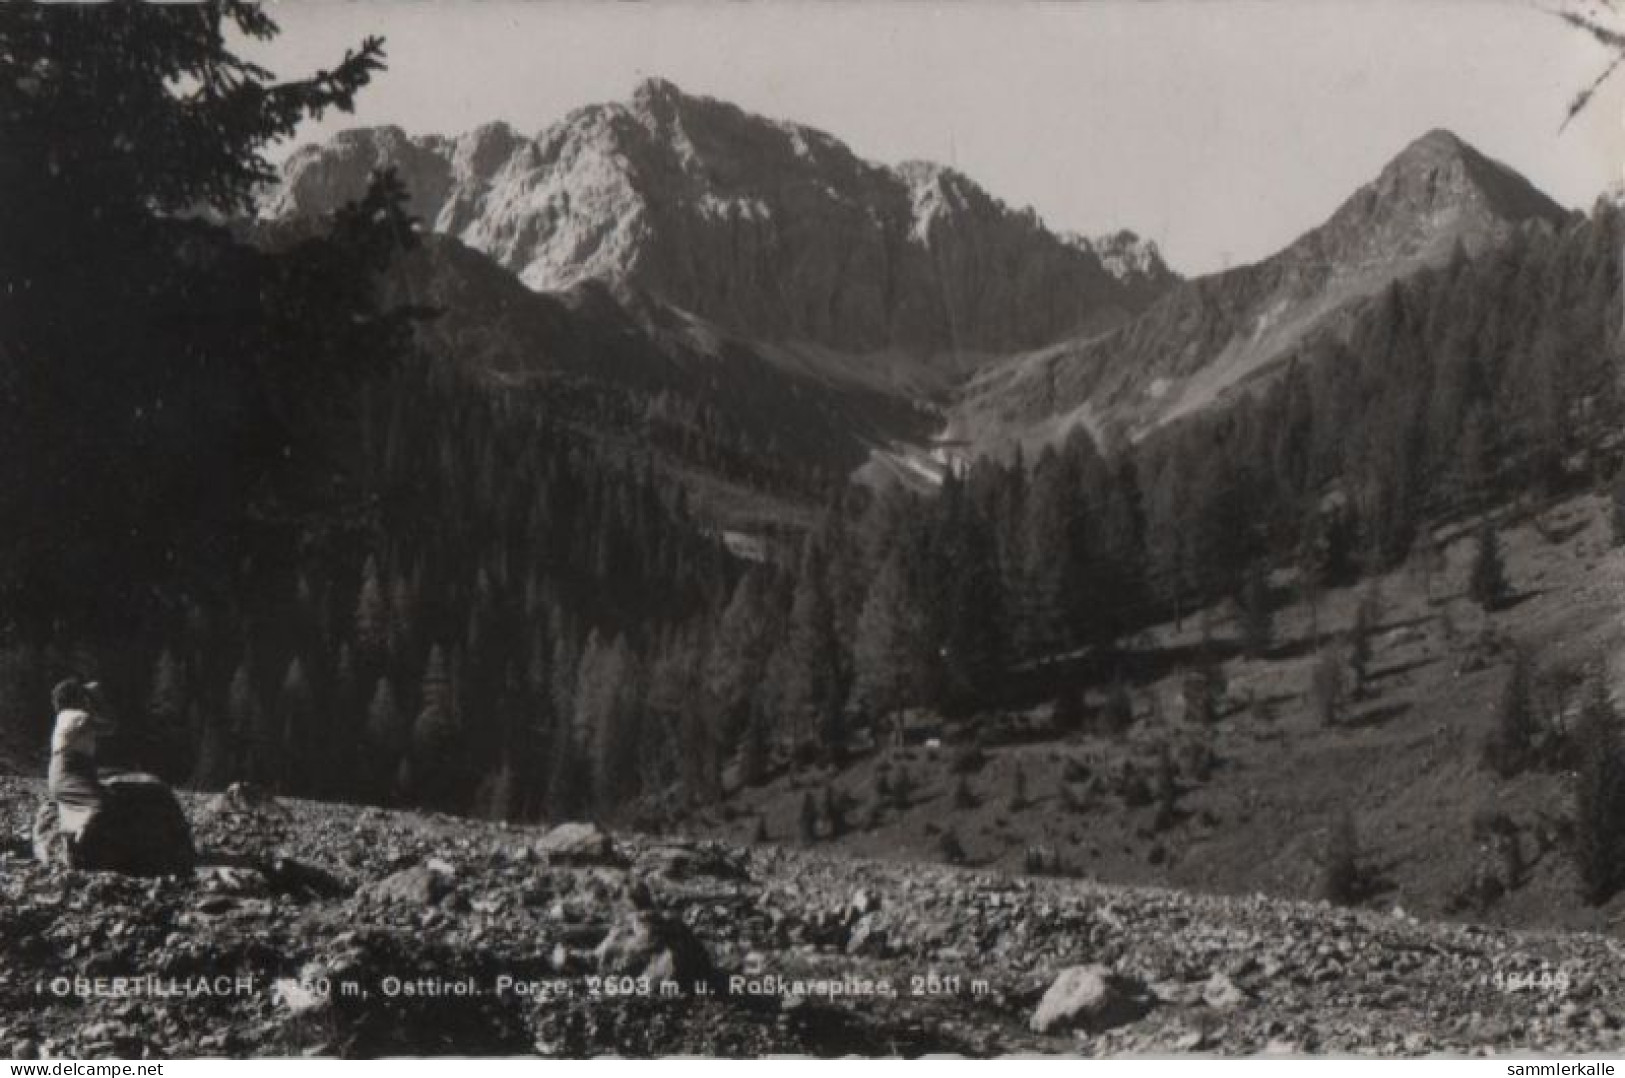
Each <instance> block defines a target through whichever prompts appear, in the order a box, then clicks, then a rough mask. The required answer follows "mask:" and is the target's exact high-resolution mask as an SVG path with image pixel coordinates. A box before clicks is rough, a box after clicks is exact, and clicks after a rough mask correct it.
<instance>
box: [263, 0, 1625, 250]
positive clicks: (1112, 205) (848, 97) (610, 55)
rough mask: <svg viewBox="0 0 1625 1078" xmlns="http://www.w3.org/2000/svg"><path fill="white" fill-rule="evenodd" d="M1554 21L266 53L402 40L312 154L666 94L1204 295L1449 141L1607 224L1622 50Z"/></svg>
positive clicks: (288, 25) (1249, 15) (1487, 7)
mask: <svg viewBox="0 0 1625 1078" xmlns="http://www.w3.org/2000/svg"><path fill="white" fill-rule="evenodd" d="M1538 2H1539V0H1274V2H1259V0H1164V2H1161V3H1128V2H1110V3H1053V2H1052V3H1037V2H1033V0H1022V2H1017V3H997V2H994V0H961V2H959V3H935V2H928V0H906V2H905V0H893V2H882V3H878V4H877V3H862V4H860V3H857V2H855V0H844V2H840V0H835V2H822V3H819V2H813V0H796V2H791V0H783V2H778V3H762V4H752V5H749V6H746V5H743V4H737V3H735V4H723V3H720V2H687V3H682V2H667V3H645V4H610V3H605V2H589V0H553V2H547V3H518V2H487V3H482V4H469V3H453V2H449V0H441V2H438V3H425V2H419V3H403V2H382V0H367V2H351V3H337V2H331V0H329V2H321V3H311V2H307V0H301V2H299V3H297V4H295V3H281V4H277V5H275V6H274V7H273V9H272V13H273V15H274V17H275V18H276V19H277V20H278V21H279V22H280V23H281V25H282V30H283V34H282V36H281V38H279V39H278V40H277V41H276V42H274V43H273V44H272V45H271V46H270V47H269V48H258V47H256V48H252V49H247V50H244V51H245V52H247V53H248V54H249V55H250V56H252V57H254V58H256V59H258V60H260V61H261V62H262V63H265V64H266V66H268V67H270V68H271V69H272V70H273V71H275V72H276V73H277V74H278V75H280V76H283V77H294V76H298V75H302V74H307V73H309V72H310V71H311V70H313V69H315V68H318V67H322V66H331V65H332V64H333V63H335V62H336V61H337V60H338V58H339V56H340V55H342V52H343V50H344V48H345V47H347V46H350V45H354V44H356V43H358V42H359V41H360V39H361V38H362V37H363V36H365V35H366V34H369V33H376V34H381V35H382V36H384V37H385V39H386V45H387V49H388V53H389V68H390V69H389V70H388V71H387V72H385V73H383V74H382V75H381V76H380V77H379V78H378V79H377V80H376V81H375V82H374V84H373V85H372V86H370V87H368V88H367V89H366V90H365V91H363V93H362V95H361V98H360V100H359V102H358V106H357V110H356V112H355V114H354V115H343V114H335V115H330V116H328V117H327V118H326V119H325V120H324V121H323V122H322V123H320V124H314V125H310V126H309V127H308V128H307V129H306V130H305V131H304V132H302V134H301V137H300V139H299V140H298V141H299V142H305V141H311V140H316V139H321V138H325V137H326V136H327V135H329V134H331V133H332V132H333V131H336V130H340V129H342V128H345V127H354V126H360V125H370V124H381V123H393V124H398V125H400V126H401V127H404V128H405V129H406V130H407V131H409V132H411V133H413V134H427V133H442V134H457V133H460V132H462V131H465V130H467V129H469V128H471V127H474V126H476V125H478V124H480V123H483V122H486V121H489V120H498V119H500V120H505V121H507V122H508V123H510V124H512V125H513V126H514V127H515V128H517V129H519V130H521V131H526V132H535V131H538V130H540V129H542V128H543V127H546V126H547V125H548V124H550V123H552V122H553V121H555V120H557V119H558V118H560V117H561V116H563V115H564V113H566V112H567V111H568V110H570V109H571V108H573V107H576V106H578V105H582V104H587V103H589V102H594V101H608V100H623V99H625V98H627V97H628V96H630V94H631V90H632V87H633V85H635V83H636V82H637V81H638V80H639V79H640V78H643V77H645V76H648V75H660V76H662V77H665V78H668V79H671V80H672V81H673V82H675V83H677V85H679V86H680V87H682V88H683V89H684V90H685V91H688V92H690V93H697V94H705V95H709V96H714V97H721V98H725V99H727V100H730V101H733V102H735V103H736V104H739V105H741V106H742V107H744V108H747V109H749V110H751V111H754V112H759V113H763V114H765V115H769V116H774V117H778V118H785V119H792V120H796V121H799V122H802V123H806V124H810V125H811V126H814V127H818V128H821V129H823V130H825V131H828V132H829V133H831V134H833V135H835V136H836V137H838V138H840V139H842V140H843V141H845V142H847V143H848V144H849V145H851V146H852V147H853V149H854V150H855V151H856V152H858V153H859V154H861V155H862V156H865V157H868V158H872V159H874V160H878V161H883V162H897V161H902V160H906V159H908V158H913V157H925V158H930V159H933V160H938V161H943V162H947V163H951V164H954V165H956V166H957V167H959V168H960V169H961V170H963V171H964V172H966V173H967V174H968V175H970V176H971V177H972V178H973V179H975V180H977V181H978V182H979V183H981V184H982V185H984V186H985V187H987V188H988V190H990V191H991V192H992V193H993V194H994V195H996V196H998V197H1000V198H1002V199H1004V200H1005V201H1006V202H1009V203H1011V204H1013V205H1017V206H1022V205H1031V206H1033V207H1035V208H1036V209H1037V210H1038V212H1039V213H1040V214H1041V215H1042V216H1043V217H1044V218H1045V220H1046V221H1047V222H1048V223H1049V224H1050V225H1051V226H1052V227H1055V228H1058V229H1075V230H1078V231H1081V232H1085V233H1094V232H1101V231H1106V230H1109V229H1115V228H1119V227H1128V228H1132V229H1134V230H1135V231H1137V232H1140V233H1141V234H1142V235H1146V236H1149V237H1151V238H1153V239H1155V240H1157V242H1158V243H1159V244H1161V245H1162V248H1163V251H1164V254H1165V255H1166V257H1167V258H1168V259H1169V261H1170V262H1171V263H1172V264H1173V265H1174V267H1175V268H1176V269H1178V270H1180V271H1181V272H1186V273H1192V272H1203V271H1207V270H1211V269H1215V268H1219V267H1220V266H1222V265H1225V264H1227V263H1241V262H1247V261H1251V260H1253V259H1256V258H1259V257H1262V256H1264V255H1266V254H1269V253H1270V252H1272V251H1274V250H1276V249H1277V248H1279V247H1281V246H1283V245H1284V244H1286V243H1287V242H1289V241H1290V240H1291V239H1293V238H1294V237H1295V236H1297V235H1298V234H1299V233H1301V232H1302V231H1304V230H1305V229H1307V228H1309V227H1312V226H1313V225H1315V224H1316V223H1318V222H1319V221H1320V220H1321V219H1323V218H1324V217H1325V216H1326V215H1327V214H1329V213H1330V212H1331V210H1332V209H1333V208H1335V207H1336V205H1337V204H1338V203H1339V202H1341V201H1342V200H1343V198H1345V197H1346V196H1347V195H1348V194H1349V193H1350V192H1352V191H1353V189H1354V188H1355V187H1357V186H1359V185H1360V184H1361V183H1364V182H1365V181H1367V180H1369V179H1370V178H1371V177H1372V176H1373V175H1375V173H1376V172H1377V170H1378V169H1380V168H1381V166H1382V164H1383V163H1384V162H1385V161H1386V160H1388V159H1389V158H1390V157H1392V156H1393V155H1394V154H1395V153H1397V152H1398V151H1399V150H1400V149H1401V148H1402V147H1403V146H1404V145H1405V144H1406V143H1407V142H1409V141H1410V140H1411V139H1412V138H1414V137H1416V136H1417V135H1420V134H1421V133H1422V132H1424V131H1426V130H1428V129H1429V128H1433V127H1446V128H1449V129H1451V130H1453V131H1455V132H1456V133H1457V134H1458V135H1460V136H1462V137H1463V138H1465V139H1466V140H1467V141H1469V142H1471V143H1472V144H1474V145H1475V146H1477V147H1478V148H1479V149H1481V150H1483V151H1484V152H1485V153H1487V154H1489V155H1490V156H1492V157H1496V158H1499V159H1501V160H1503V161H1505V162H1506V163H1508V164H1510V165H1512V166H1513V167H1514V168H1517V169H1518V170H1519V171H1521V172H1523V173H1524V174H1525V175H1527V176H1528V177H1529V178H1530V179H1531V180H1533V181H1534V182H1535V183H1536V185H1537V186H1539V187H1541V188H1542V189H1543V190H1545V191H1546V192H1547V193H1548V194H1550V195H1551V196H1552V197H1554V198H1556V199H1557V200H1558V201H1559V202H1562V203H1564V204H1565V205H1570V206H1578V207H1582V208H1585V207H1588V206H1589V205H1590V204H1591V202H1592V201H1593V200H1594V199H1595V198H1596V196H1597V195H1598V193H1599V192H1600V191H1602V190H1603V189H1604V188H1605V187H1606V186H1608V185H1609V184H1612V183H1614V182H1616V181H1617V179H1618V177H1619V176H1620V174H1621V164H1622V163H1625V126H1622V124H1621V118H1622V116H1625V72H1622V73H1621V75H1620V77H1619V78H1618V79H1617V80H1612V81H1611V82H1610V83H1609V85H1608V87H1607V89H1606V90H1605V91H1604V93H1603V94H1602V95H1601V96H1600V97H1599V98H1598V99H1597V101H1596V102H1594V104H1593V106H1592V107H1591V108H1590V109H1589V110H1588V112H1587V113H1586V114H1584V115H1583V116H1582V118H1581V119H1580V120H1579V121H1577V122H1576V123H1575V124H1573V125H1572V126H1571V127H1570V128H1569V129H1568V130H1567V131H1565V132H1564V133H1563V134H1561V135H1559V133H1558V127H1559V124H1560V122H1561V121H1562V118H1563V114H1564V110H1565V106H1566V105H1567V103H1568V101H1569V100H1570V99H1571V98H1572V97H1573V95H1574V94H1575V92H1576V91H1577V90H1579V89H1580V88H1581V87H1582V86H1583V85H1585V84H1586V83H1588V82H1590V81H1591V79H1592V78H1594V77H1595V76H1596V75H1597V74H1599V73H1600V72H1601V70H1602V69H1603V67H1604V66H1605V64H1606V62H1607V59H1608V53H1607V52H1606V51H1605V50H1604V49H1603V48H1602V47H1601V46H1600V45H1598V44H1597V43H1595V42H1593V41H1592V40H1591V39H1590V38H1589V37H1587V36H1585V35H1583V34H1581V33H1579V32H1578V31H1576V30H1574V29H1573V28H1571V27H1569V26H1567V25H1566V24H1563V23H1561V22H1559V21H1558V20H1557V19H1556V18H1554V17H1553V16H1552V15H1551V14H1549V13H1548V12H1547V11H1546V10H1545V9H1543V8H1542V7H1540V6H1537V3H1538ZM1558 2H1560V0H1546V3H1547V4H1548V5H1553V4H1556V3H1558ZM289 148H291V147H289Z"/></svg>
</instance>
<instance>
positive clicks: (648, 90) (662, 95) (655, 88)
mask: <svg viewBox="0 0 1625 1078" xmlns="http://www.w3.org/2000/svg"><path fill="white" fill-rule="evenodd" d="M688 98H689V95H688V94H685V93H684V92H683V91H682V89H681V88H679V87H678V85H677V84H676V83H675V82H672V81H671V80H670V79H663V78H661V77H660V76H659V75H651V76H649V77H648V78H646V79H643V80H642V81H640V82H639V83H638V84H637V85H636V86H634V87H633V88H632V104H633V105H635V106H637V107H640V108H649V107H651V106H655V107H658V106H668V107H669V106H671V105H675V104H678V103H679V102H682V101H686V100H688Z"/></svg>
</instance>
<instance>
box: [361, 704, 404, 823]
mask: <svg viewBox="0 0 1625 1078" xmlns="http://www.w3.org/2000/svg"><path fill="white" fill-rule="evenodd" d="M403 726H404V723H403V720H402V718H401V709H400V706H399V704H398V703H397V702H396V699H395V688H394V686H393V685H391V684H390V682H389V679H388V678H383V677H381V678H379V679H378V683H377V684H376V685H374V686H373V691H372V700H371V701H370V702H369V703H368V704H367V726H366V750H365V752H364V754H363V759H364V760H365V761H366V766H365V767H364V768H363V772H364V775H365V776H366V781H367V784H368V786H369V787H370V790H371V796H372V797H374V798H377V799H378V800H380V801H387V800H388V799H389V796H390V794H391V792H392V790H393V786H394V782H395V772H396V769H397V766H398V764H399V761H400V758H401V755H402V753H403V751H404V750H405V747H406V733H405V730H404V729H403Z"/></svg>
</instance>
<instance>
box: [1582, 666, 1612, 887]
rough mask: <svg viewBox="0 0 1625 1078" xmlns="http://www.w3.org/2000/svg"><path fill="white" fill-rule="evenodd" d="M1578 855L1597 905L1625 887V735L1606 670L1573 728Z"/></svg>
mask: <svg viewBox="0 0 1625 1078" xmlns="http://www.w3.org/2000/svg"><path fill="white" fill-rule="evenodd" d="M1573 737H1574V756H1575V786H1574V846H1573V850H1574V861H1575V868H1576V869H1577V870H1578V872H1579V876H1580V885H1581V894H1582V897H1583V898H1584V899H1585V900H1586V901H1587V902H1589V903H1591V904H1592V905H1594V906H1600V905H1602V904H1603V903H1604V902H1607V901H1608V900H1609V899H1610V898H1612V897H1613V896H1614V895H1615V894H1617V893H1619V891H1620V890H1622V889H1625V738H1622V736H1621V733H1620V720H1619V714H1618V712H1617V711H1616V710H1615V708H1614V705H1613V701H1612V700H1611V699H1610V698H1609V695H1608V688H1607V684H1606V682H1605V681H1604V680H1603V675H1602V674H1600V673H1598V674H1595V675H1593V677H1592V679H1591V681H1590V683H1589V685H1588V686H1587V699H1586V702H1585V705H1584V707H1583V708H1582V710H1581V714H1580V719H1579V722H1578V723H1577V724H1576V726H1575V729H1574V734H1573Z"/></svg>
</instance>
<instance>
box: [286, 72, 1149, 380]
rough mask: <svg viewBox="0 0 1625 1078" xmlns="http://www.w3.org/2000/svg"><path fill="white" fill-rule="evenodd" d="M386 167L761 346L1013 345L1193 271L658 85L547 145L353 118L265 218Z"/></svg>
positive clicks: (1046, 335) (435, 205) (543, 287)
mask: <svg viewBox="0 0 1625 1078" xmlns="http://www.w3.org/2000/svg"><path fill="white" fill-rule="evenodd" d="M382 166H392V167H394V168H395V169H397V170H398V172H399V173H400V175H401V178H402V179H403V180H404V181H405V182H406V184H407V186H408V188H409V189H410V191H411V193H412V202H411V208H412V211H413V212H414V213H416V214H417V215H418V216H420V217H421V218H422V219H423V220H424V221H425V222H426V223H427V224H428V225H430V226H432V227H433V229H434V230H435V231H437V232H442V233H445V234H447V235H450V236H454V237H456V238H458V239H460V240H462V241H463V242H464V243H467V244H468V245H470V246H472V247H474V248H476V249H478V250H480V251H483V252H485V253H486V254H488V255H490V256H492V257H493V258H494V259H496V261H498V262H499V263H500V264H501V265H503V266H504V267H505V268H507V269H508V270H510V271H511V272H513V273H515V274H517V275H518V276H519V277H520V278H521V279H522V280H523V281H524V282H525V284H527V285H528V286H530V287H531V288H533V289H536V290H538V291H560V290H565V289H569V288H571V287H574V286H576V285H578V284H580V283H582V282H583V281H587V280H591V279H598V280H604V281H610V282H615V283H617V284H621V285H627V286H631V287H635V288H638V289H642V290H644V291H647V292H649V293H650V294H652V295H655V296H658V297H659V298H661V299H663V300H665V301H667V302H669V303H672V304H674V305H676V306H678V307H681V308H684V309H686V310H689V311H692V312H694V313H696V314H698V315H701V316H702V317H705V318H707V319H710V320H711V321H714V322H716V323H718V324H719V325H721V326H723V327H725V328H727V329H729V330H732V331H734V332H738V333H742V334H745V335H748V336H753V337H757V338H761V339H765V340H774V341H802V342H810V343H814V344H818V345H822V346H826V347H831V348H837V349H842V350H846V351H855V352H867V351H877V350H882V349H889V348H905V349H910V350H914V351H924V352H980V353H988V352H999V351H1008V350H1011V349H1016V348H1026V347H1033V346H1036V345H1039V344H1042V343H1046V342H1049V341H1053V340H1057V339H1060V338H1062V337H1065V336H1067V335H1069V334H1071V333H1075V332H1082V331H1085V330H1096V331H1098V330H1100V329H1104V328H1107V327H1109V326H1112V325H1116V324H1118V323H1120V322H1121V321H1122V320H1123V319H1124V318H1125V317H1127V316H1128V315H1130V314H1132V313H1133V312H1135V311H1138V310H1140V309H1141V308H1143V307H1144V306H1145V305H1146V304H1147V303H1149V302H1150V301H1151V300H1153V299H1154V298H1155V297H1156V296H1157V295H1159V294H1161V293H1162V292H1163V291H1164V290H1165V289H1166V288H1167V287H1168V286H1169V285H1170V284H1171V283H1172V282H1173V281H1174V280H1175V279H1176V278H1175V277H1174V275H1173V274H1172V273H1171V272H1170V271H1169V269H1168V267H1167V266H1166V265H1165V264H1164V263H1163V261H1162V258H1161V256H1160V255H1159V254H1158V253H1157V251H1156V248H1155V246H1154V245H1151V244H1147V243H1144V242H1142V241H1140V240H1139V239H1138V237H1136V236H1134V235H1133V233H1129V232H1118V233H1115V234H1113V235H1110V236H1108V237H1105V238H1104V239H1100V240H1090V239H1085V238H1082V237H1078V236H1061V235H1057V234H1055V233H1053V232H1051V231H1049V230H1048V229H1047V228H1046V227H1045V226H1044V224H1043V223H1042V222H1041V221H1040V220H1039V219H1038V217H1037V215H1036V214H1035V213H1034V212H1033V211H1032V210H1015V209H1012V208H1011V207H1009V206H1006V205H1005V204H1004V203H1002V202H1000V201H999V200H998V199H996V198H994V197H993V196H991V195H989V194H988V193H987V192H986V191H984V190H982V189H981V188H980V187H978V186H977V185H976V184H975V183H973V182H972V181H971V180H969V179H968V178H966V177H965V176H963V175H962V174H960V173H958V172H955V171H953V170H952V169H947V168H944V167H942V166H938V165H932V164H928V163H923V162H909V163H906V164H903V165H899V166H896V167H887V166H883V165H877V164H873V163H870V162H867V161H864V160H862V159H860V158H859V157H857V156H856V155H855V154H853V153H852V151H851V150H850V149H848V148H847V147H846V146H845V145H844V144H842V143H841V142H840V141H838V140H837V139H835V138H833V137H831V136H829V135H827V134H824V133H823V132H820V131H817V130H814V129H812V128H809V127H804V126H801V125H799V124H794V123H788V122H782V121H776V120H770V119H766V118H763V117H760V116H756V115H753V114H751V113H748V112H745V111H744V110H743V109H740V108H738V107H736V106H734V105H731V104H728V103H726V102H723V101H718V100H715V99H713V98H708V97H700V96H695V95H691V94H687V93H684V92H683V91H682V90H680V89H678V88H677V87H676V86H675V85H673V84H672V83H670V82H667V81H665V80H662V79H649V80H646V81H644V82H642V83H640V84H639V85H638V87H637V88H636V90H635V91H634V92H633V94H632V97H631V99H630V100H629V101H626V102H618V103H610V104H598V105H589V106H586V107H584V108H580V109H577V110H575V111H574V112H572V113H570V114H569V115H568V116H566V117H565V118H564V119H563V120H561V121H559V122H558V123H556V124H553V125H552V126H550V127H548V128H546V129H545V130H543V131H541V132H540V133H539V134H537V135H536V136H535V137H534V138H531V137H526V136H524V135H521V134H518V133H516V132H515V131H514V130H513V129H512V128H510V127H508V126H507V125H505V124H487V125H485V126H483V127H480V128H477V129H476V130H474V131H471V132H468V133H467V134H464V135H461V136H458V137H456V138H447V137H442V136H437V135H431V136H408V135H407V134H406V133H405V132H403V131H401V130H400V129H399V128H394V127H377V128H367V129H360V130H353V131H347V132H344V133H342V134H340V135H338V136H336V137H335V138H333V139H332V140H331V141H330V142H328V143H326V144H325V145H320V146H307V147H304V148H303V149H301V150H299V151H297V152H296V153H294V154H293V155H292V156H291V157H290V158H289V160H288V162H287V164H286V166H285V169H284V180H283V182H282V184H281V185H280V186H278V187H277V188H276V189H275V190H273V191H270V192H267V194H266V197H265V198H264V200H263V202H262V210H263V213H264V215H265V216H267V217H271V218H283V219H286V218H296V217H303V216H310V215H318V214H322V213H325V212H328V211H330V210H331V209H333V208H334V207H336V206H337V205H339V204H341V203H342V202H344V201H345V200H347V199H350V198H353V197H355V196H356V195H357V194H358V193H359V192H360V191H361V190H362V189H363V187H364V185H365V183H366V180H367V177H368V175H369V173H370V172H371V171H372V170H373V169H375V168H378V167H382Z"/></svg>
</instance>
